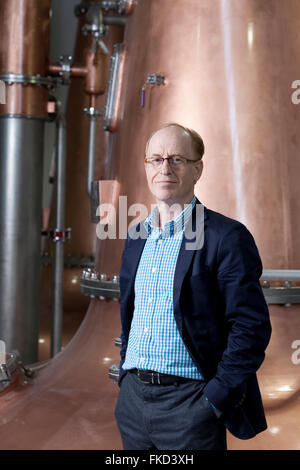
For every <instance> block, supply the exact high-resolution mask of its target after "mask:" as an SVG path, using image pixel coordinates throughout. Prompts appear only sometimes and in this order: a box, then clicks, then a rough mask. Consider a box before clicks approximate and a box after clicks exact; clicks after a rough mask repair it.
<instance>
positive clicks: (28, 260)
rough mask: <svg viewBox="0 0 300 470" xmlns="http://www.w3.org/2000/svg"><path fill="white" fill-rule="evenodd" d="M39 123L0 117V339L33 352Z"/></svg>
mask: <svg viewBox="0 0 300 470" xmlns="http://www.w3.org/2000/svg"><path fill="white" fill-rule="evenodd" d="M44 123H45V121H44V120H43V119H37V118H31V119H28V118H26V117H9V116H0V267H1V269H0V338H1V339H2V340H4V341H5V343H6V350H7V351H11V350H13V349H18V350H19V352H20V355H21V357H22V361H23V362H24V363H25V364H26V363H30V362H35V361H36V360H37V352H38V326H39V298H40V268H41V254H40V244H41V226H42V210H41V200H42V174H43V172H42V168H43V140H44Z"/></svg>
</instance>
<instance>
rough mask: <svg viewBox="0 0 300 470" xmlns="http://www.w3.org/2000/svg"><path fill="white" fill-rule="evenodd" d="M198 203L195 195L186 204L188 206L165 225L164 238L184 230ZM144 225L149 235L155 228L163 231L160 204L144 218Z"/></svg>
mask: <svg viewBox="0 0 300 470" xmlns="http://www.w3.org/2000/svg"><path fill="white" fill-rule="evenodd" d="M195 204H196V196H194V197H193V199H192V200H191V202H190V203H189V204H187V205H186V207H185V208H184V209H183V211H181V212H180V213H179V214H178V215H177V216H176V217H175V218H174V219H172V220H169V222H166V223H165V225H164V230H163V231H162V238H167V237H171V236H172V235H174V234H175V233H178V232H180V231H181V230H184V228H185V226H186V223H187V221H188V220H189V218H190V216H191V214H192V210H193V208H194V207H195ZM143 223H144V226H145V228H146V230H147V232H148V236H150V235H151V233H152V230H153V229H157V230H159V231H161V229H160V228H159V210H158V206H155V207H154V209H153V210H152V212H151V213H150V214H149V215H148V217H147V218H146V219H145V220H144V222H143Z"/></svg>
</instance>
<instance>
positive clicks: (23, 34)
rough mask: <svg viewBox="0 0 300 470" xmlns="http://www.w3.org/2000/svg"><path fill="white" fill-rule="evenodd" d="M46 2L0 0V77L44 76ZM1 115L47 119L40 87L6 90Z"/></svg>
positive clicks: (45, 98) (45, 97)
mask: <svg viewBox="0 0 300 470" xmlns="http://www.w3.org/2000/svg"><path fill="white" fill-rule="evenodd" d="M50 3H51V2H50V0H40V1H38V2H37V1H36V0H9V1H7V0H0V32H1V41H0V74H7V73H14V74H27V75H31V76H35V75H38V74H39V75H41V76H45V74H46V64H47V59H48V52H49V20H50V17H49V15H50ZM6 89H7V98H6V103H7V104H6V105H3V106H1V109H0V113H1V114H22V115H29V116H37V117H47V101H48V89H47V88H45V87H44V86H42V87H37V86H34V85H27V86H26V87H25V86H22V85H21V84H12V85H10V86H7V87H6Z"/></svg>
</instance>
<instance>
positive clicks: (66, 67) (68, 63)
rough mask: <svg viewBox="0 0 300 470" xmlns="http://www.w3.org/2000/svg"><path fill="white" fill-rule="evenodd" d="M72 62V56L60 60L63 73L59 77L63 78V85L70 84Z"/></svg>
mask: <svg viewBox="0 0 300 470" xmlns="http://www.w3.org/2000/svg"><path fill="white" fill-rule="evenodd" d="M72 60H73V58H72V56H71V55H61V56H60V58H59V63H60V65H61V72H59V75H60V76H61V77H62V84H63V85H69V84H70V75H71V67H72Z"/></svg>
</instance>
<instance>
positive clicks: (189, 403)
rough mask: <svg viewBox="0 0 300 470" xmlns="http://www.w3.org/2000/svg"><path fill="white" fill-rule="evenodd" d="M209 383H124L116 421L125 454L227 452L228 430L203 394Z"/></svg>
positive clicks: (127, 378)
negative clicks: (136, 451)
mask: <svg viewBox="0 0 300 470" xmlns="http://www.w3.org/2000/svg"><path fill="white" fill-rule="evenodd" d="M204 386H205V382H200V381H196V380H190V381H188V382H184V383H177V384H172V385H152V384H143V383H142V382H141V381H140V379H139V378H138V377H137V376H136V375H134V374H133V373H131V372H127V373H126V375H125V377H124V378H123V379H122V381H121V386H120V393H119V397H118V401H117V404H116V408H115V417H116V420H117V424H118V426H119V430H120V433H121V438H122V442H123V447H124V449H125V450H134V449H137V450H145V449H146V450H149V449H158V450H182V449H184V450H226V448H227V445H226V428H225V426H224V423H223V420H222V416H221V417H219V418H218V417H217V416H216V414H215V412H214V411H213V409H212V407H211V405H210V404H209V402H208V401H207V400H206V399H205V397H204V395H203V393H202V390H203V388H204Z"/></svg>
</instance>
